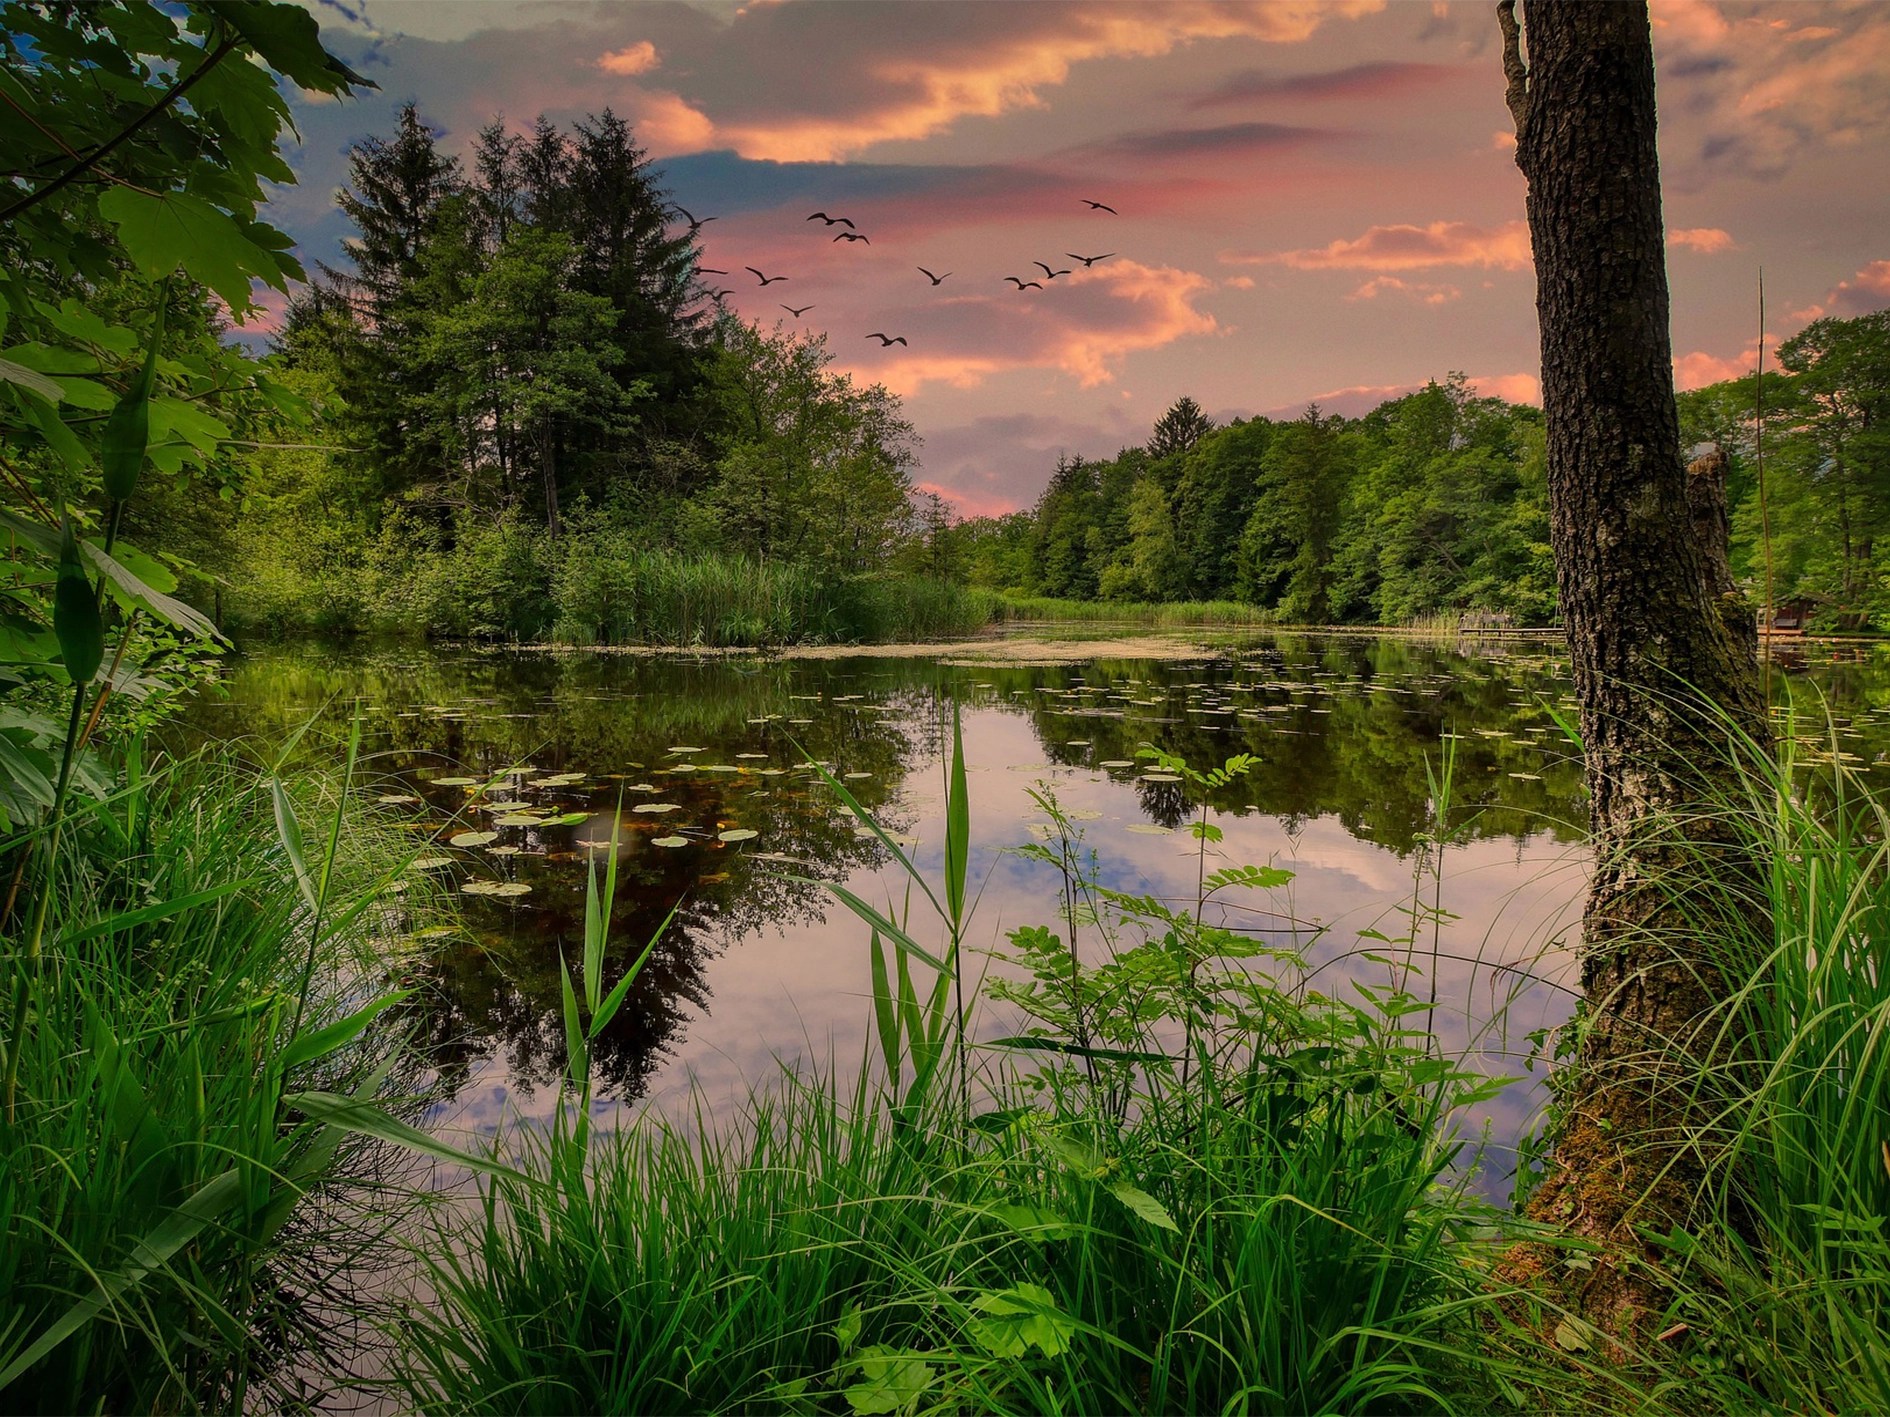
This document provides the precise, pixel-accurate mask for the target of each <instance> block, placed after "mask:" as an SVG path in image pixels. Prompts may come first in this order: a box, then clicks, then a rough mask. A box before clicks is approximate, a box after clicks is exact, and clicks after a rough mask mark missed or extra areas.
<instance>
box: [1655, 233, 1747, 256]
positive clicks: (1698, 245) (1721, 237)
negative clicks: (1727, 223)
mask: <svg viewBox="0 0 1890 1417" xmlns="http://www.w3.org/2000/svg"><path fill="white" fill-rule="evenodd" d="M1667 244H1668V245H1669V246H1683V247H1685V248H1686V249H1687V250H1689V251H1697V252H1699V253H1700V254H1701V255H1702V256H1711V255H1713V254H1715V253H1716V252H1720V251H1730V250H1731V249H1732V245H1733V239H1732V234H1731V233H1730V232H1725V231H1721V230H1720V229H1719V228H1718V227H1716V226H1692V227H1682V228H1681V229H1679V230H1677V231H1669V232H1668V233H1667Z"/></svg>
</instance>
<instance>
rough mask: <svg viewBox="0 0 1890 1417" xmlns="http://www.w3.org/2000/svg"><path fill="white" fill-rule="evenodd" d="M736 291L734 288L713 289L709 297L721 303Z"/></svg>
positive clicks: (718, 303)
mask: <svg viewBox="0 0 1890 1417" xmlns="http://www.w3.org/2000/svg"><path fill="white" fill-rule="evenodd" d="M734 293H735V292H734V291H732V290H711V291H710V292H708V295H709V299H711V300H713V301H714V302H715V303H716V304H717V305H720V304H721V303H722V302H723V301H724V300H727V299H728V298H729V296H731V295H733V294H734Z"/></svg>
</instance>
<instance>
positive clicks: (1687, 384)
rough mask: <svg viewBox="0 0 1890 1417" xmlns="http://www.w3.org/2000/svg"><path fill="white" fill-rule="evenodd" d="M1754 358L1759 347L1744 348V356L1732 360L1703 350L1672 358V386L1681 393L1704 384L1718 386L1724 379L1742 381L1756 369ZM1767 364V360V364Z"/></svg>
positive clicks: (1701, 387) (1757, 356)
mask: <svg viewBox="0 0 1890 1417" xmlns="http://www.w3.org/2000/svg"><path fill="white" fill-rule="evenodd" d="M1758 359H1759V347H1758V346H1757V345H1756V344H1751V345H1747V346H1746V350H1745V353H1743V354H1741V355H1738V356H1736V357H1735V358H1732V359H1722V358H1720V357H1719V356H1718V355H1717V354H1712V353H1709V352H1708V351H1706V350H1704V349H1696V350H1694V351H1693V352H1692V353H1691V354H1681V355H1676V356H1675V358H1674V361H1673V386H1674V387H1675V388H1676V389H1678V390H1680V391H1681V392H1682V393H1685V392H1686V391H1687V390H1689V389H1703V388H1705V387H1706V386H1707V385H1708V384H1720V383H1724V382H1725V381H1726V380H1728V379H1743V378H1745V377H1746V376H1747V375H1748V374H1750V373H1751V372H1752V371H1753V370H1754V369H1755V368H1757V367H1758ZM1770 362H1771V361H1769V360H1768V361H1767V363H1768V364H1769V363H1770Z"/></svg>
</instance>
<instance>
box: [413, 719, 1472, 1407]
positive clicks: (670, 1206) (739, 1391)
mask: <svg viewBox="0 0 1890 1417" xmlns="http://www.w3.org/2000/svg"><path fill="white" fill-rule="evenodd" d="M1165 764H1166V765H1171V766H1173V765H1175V764H1173V761H1172V760H1165ZM1180 766H1183V767H1185V765H1180ZM1240 770H1244V769H1242V768H1241V766H1240V765H1239V764H1237V763H1230V764H1228V765H1226V766H1225V767H1224V768H1222V769H1217V770H1215V772H1216V773H1218V774H1225V773H1229V772H1236V771H1240ZM1202 776H1203V777H1204V778H1205V777H1207V776H1212V774H1209V775H1202ZM832 786H833V789H834V791H835V793H836V795H837V796H839V797H840V798H841V800H842V801H843V802H844V803H845V804H846V805H847V806H848V807H849V808H852V809H854V810H856V811H857V810H858V808H857V804H856V803H854V802H853V800H852V799H851V797H850V796H848V795H847V794H846V791H845V788H844V786H843V785H842V784H840V783H837V782H836V783H833V784H832ZM1046 806H1047V809H1048V810H1051V811H1053V812H1054V810H1055V805H1054V802H1053V801H1047V803H1046ZM860 815H861V817H862V819H863V820H867V821H868V822H869V824H870V819H867V818H866V817H865V814H864V813H860ZM1055 819H1056V820H1058V821H1059V822H1060V823H1061V824H1062V826H1063V828H1064V830H1065V832H1066V833H1070V832H1073V831H1074V828H1072V827H1071V826H1070V824H1069V822H1068V820H1067V819H1065V818H1062V817H1061V816H1058V817H1056V818H1055ZM969 820H970V818H969V806H968V798H967V796H966V792H965V787H964V773H963V769H962V757H961V756H958V755H954V763H953V770H952V771H951V773H950V774H949V776H948V780H947V841H946V850H945V860H946V869H945V879H944V881H943V882H942V885H941V888H940V889H936V890H935V889H934V888H933V886H932V885H931V884H930V883H929V882H927V881H926V880H925V879H924V878H923V877H920V876H919V875H918V874H917V873H916V872H914V873H913V876H912V879H913V881H914V885H915V890H916V898H918V899H920V900H921V902H922V906H921V913H920V914H919V915H918V917H917V918H915V916H914V914H912V913H905V912H893V911H887V910H881V909H879V908H877V907H875V906H873V905H871V904H869V903H867V902H866V901H864V900H861V899H860V898H858V897H855V896H852V895H850V894H848V893H846V892H844V891H841V890H839V889H836V891H835V893H836V895H837V896H839V898H840V899H841V901H842V903H843V904H845V905H847V906H848V908H849V909H851V910H852V911H853V912H854V913H855V914H856V915H858V916H860V917H861V919H862V921H863V922H864V924H865V926H866V930H867V934H868V945H869V948H868V950H867V951H866V954H867V958H866V959H864V960H863V964H869V965H870V977H871V979H872V992H873V999H874V1005H873V1008H874V1019H875V1034H876V1037H877V1042H878V1050H877V1056H876V1057H875V1058H874V1059H873V1066H872V1067H871V1068H870V1069H865V1068H863V1070H862V1071H861V1073H860V1075H859V1078H860V1080H859V1082H858V1083H857V1084H856V1085H855V1086H853V1087H852V1088H850V1089H844V1088H841V1087H838V1086H836V1085H835V1084H834V1082H833V1081H832V1080H831V1078H825V1079H823V1078H807V1077H792V1076H790V1077H786V1078H784V1079H782V1080H781V1081H780V1082H779V1083H778V1085H777V1086H776V1087H775V1088H773V1089H771V1090H769V1091H767V1092H763V1093H757V1094H755V1095H754V1096H753V1097H752V1099H751V1101H750V1104H749V1106H748V1108H747V1109H746V1110H745V1112H744V1113H743V1114H742V1115H741V1116H740V1117H739V1118H734V1119H726V1118H724V1119H714V1118H710V1117H707V1116H702V1115H698V1117H697V1118H696V1126H695V1128H694V1129H693V1130H691V1131H688V1132H684V1131H681V1130H676V1129H672V1128H670V1127H666V1126H663V1125H660V1124H651V1125H646V1126H644V1127H642V1128H639V1129H635V1130H630V1131H626V1132H620V1133H616V1134H613V1135H610V1136H606V1137H603V1138H600V1139H598V1141H597V1143H596V1145H595V1147H594V1148H593V1147H592V1146H590V1145H589V1144H588V1142H587V1139H586V1135H585V1132H586V1120H585V1119H586V1117H587V1115H588V1102H589V1096H588V1091H587V1090H586V1088H585V1087H584V1075H585V1069H584V1061H583V1060H584V1057H585V1051H586V1049H585V1043H584V1039H585V1037H586V1026H585V1025H584V1024H583V1023H582V1022H581V1020H582V1018H583V1017H584V1014H585V1012H586V1011H585V1010H583V1009H580V1008H579V1006H578V1004H577V1002H576V998H577V995H576V991H575V990H569V991H567V1016H568V1021H567V1028H566V1031H567V1038H568V1042H569V1048H570V1056H571V1058H572V1078H571V1085H572V1096H571V1097H570V1098H569V1102H570V1105H569V1106H568V1107H566V1108H565V1109H563V1110H561V1111H560V1112H559V1113H558V1115H557V1118H556V1120H555V1121H554V1123H553V1126H552V1127H551V1129H550V1131H549V1132H546V1133H523V1134H520V1135H518V1136H516V1137H515V1138H514V1145H515V1148H516V1154H515V1155H514V1157H513V1158H512V1159H513V1161H514V1163H515V1164H516V1165H517V1167H518V1169H519V1170H520V1171H521V1172H522V1173H524V1174H525V1175H528V1176H530V1177H532V1178H534V1180H533V1181H531V1182H525V1181H521V1180H519V1179H515V1178H511V1177H505V1178H500V1179H498V1180H496V1181H495V1182H494V1183H493V1184H492V1185H491V1187H490V1188H489V1190H488V1191H487V1193H486V1206H485V1208H484V1211H483V1213H482V1215H481V1216H480V1217H479V1219H478V1220H477V1221H476V1222H475V1223H474V1224H473V1226H472V1228H471V1231H470V1233H465V1234H445V1235H441V1236H438V1237H436V1238H434V1239H432V1240H430V1241H429V1242H428V1243H427V1245H426V1252H427V1253H428V1254H429V1255H430V1256H433V1257H434V1259H433V1261H432V1274H433V1288H434V1290H435V1292H436V1295H437V1303H436V1304H435V1305H434V1306H431V1307H429V1308H426V1309H415V1310H414V1311H412V1312H411V1313H410V1314H409V1315H408V1316H407V1319H406V1321H405V1323H404V1325H403V1330H402V1340H403V1344H404V1347H405V1353H406V1358H405V1362H404V1366H403V1368H402V1373H401V1379H402V1383H403V1386H404V1389H405V1391H406V1392H407V1393H408V1395H409V1397H410V1399H411V1400H412V1401H413V1402H414V1403H415V1404H416V1405H417V1406H418V1407H419V1408H420V1409H421V1410H422V1411H426V1412H533V1413H538V1412H543V1413H550V1412H568V1411H595V1412H724V1411H747V1410H786V1411H807V1412H814V1411H830V1410H840V1411H844V1410H848V1409H851V1410H853V1411H855V1412H860V1413H873V1412H902V1411H903V1412H911V1411H922V1410H923V1411H933V1410H938V1411H944V1410H954V1411H963V1410H969V1411H1019V1412H1043V1413H1053V1412H1055V1413H1066V1412H1092V1411H1094V1412H1102V1411H1108V1412H1174V1411H1190V1412H1193V1411H1217V1412H1219V1411H1228V1412H1237V1411H1279V1412H1303V1411H1396V1410H1426V1411H1430V1410H1443V1409H1448V1408H1449V1407H1450V1406H1451V1405H1452V1401H1453V1399H1452V1395H1451V1394H1452V1392H1453V1390H1455V1389H1458V1388H1461V1386H1462V1383H1461V1380H1460V1377H1459V1374H1458V1371H1457V1369H1458V1365H1459V1363H1460V1357H1459V1356H1458V1355H1460V1354H1462V1353H1465V1352H1467V1351H1469V1350H1470V1349H1471V1348H1472V1347H1473V1346H1474V1341H1475V1329H1474V1325H1473V1324H1472V1323H1471V1321H1470V1317H1471V1309H1472V1307H1473V1305H1474V1302H1475V1300H1476V1288H1475V1284H1474V1279H1473V1274H1472V1271H1471V1270H1469V1269H1467V1268H1465V1267H1464V1266H1463V1265H1462V1264H1460V1263H1459V1262H1458V1260H1459V1256H1458V1254H1457V1249H1456V1246H1457V1243H1458V1239H1459V1231H1460V1230H1465V1229H1467V1227H1468V1226H1469V1225H1470V1224H1471V1223H1472V1222H1473V1221H1474V1220H1475V1219H1477V1218H1478V1217H1479V1215H1480V1214H1481V1212H1480V1211H1479V1209H1478V1207H1477V1206H1476V1205H1475V1204H1474V1203H1473V1202H1471V1201H1470V1200H1469V1199H1468V1198H1467V1197H1466V1196H1465V1194H1464V1193H1463V1192H1462V1190H1461V1189H1460V1188H1459V1186H1455V1185H1453V1184H1451V1183H1450V1182H1448V1181H1446V1179H1445V1173H1446V1169H1447V1167H1448V1165H1449V1163H1450V1161H1451V1160H1452V1158H1453V1155H1454V1150H1455V1148H1454V1145H1453V1144H1452V1143H1451V1141H1450V1140H1449V1134H1448V1127H1447V1125H1446V1119H1447V1117H1448V1115H1449V1114H1450V1112H1451V1111H1452V1110H1453V1109H1454V1108H1455V1107H1456V1106H1458V1105H1459V1104H1460V1103H1461V1102H1463V1101H1465V1100H1466V1099H1468V1098H1471V1097H1473V1096H1475V1095H1476V1094H1477V1092H1478V1090H1479V1089H1480V1088H1481V1087H1483V1086H1484V1080H1483V1079H1479V1078H1474V1077H1471V1076H1469V1075H1467V1074H1464V1073H1462V1072H1460V1071H1458V1070H1457V1069H1456V1068H1454V1067H1453V1066H1451V1065H1450V1064H1448V1063H1447V1062H1445V1061H1444V1060H1441V1059H1438V1058H1437V1057H1436V1056H1435V1055H1434V1054H1433V1053H1432V1051H1431V1050H1430V1049H1429V1048H1428V1046H1427V1040H1426V1041H1422V1042H1421V1041H1419V1040H1418V1039H1416V1038H1415V1037H1413V1036H1412V1035H1411V1034H1410V1033H1409V1032H1408V1031H1407V1030H1406V1029H1405V1028H1404V1027H1403V1026H1402V1025H1401V1023H1400V1022H1399V1019H1400V1017H1401V1016H1402V1014H1403V1012H1404V1011H1405V1010H1404V1007H1403V1003H1404V1001H1401V1000H1390V1001H1386V1000H1378V1001H1368V1003H1367V1004H1366V1005H1365V1006H1351V1005H1342V1004H1338V1003H1335V1002H1333V1001H1330V1000H1325V999H1321V998H1318V997H1317V996H1301V995H1300V994H1298V993H1297V992H1295V991H1294V990H1292V989H1290V988H1286V987H1282V985H1281V984H1280V983H1279V982H1277V981H1276V979H1275V977H1274V973H1273V971H1270V970H1269V969H1267V968H1263V967H1256V966H1257V965H1260V964H1262V963H1271V964H1272V965H1275V966H1278V967H1279V968H1280V969H1281V970H1286V971H1288V972H1290V966H1291V961H1290V959H1289V958H1288V957H1287V956H1284V955H1277V954H1269V955H1268V956H1267V958H1266V959H1265V960H1264V961H1263V960H1262V959H1261V958H1260V956H1261V955H1262V953H1263V952H1261V951H1259V950H1257V949H1256V948H1255V947H1254V946H1253V942H1252V941H1249V940H1245V939H1244V938H1241V937H1237V936H1235V935H1233V934H1232V933H1231V932H1228V931H1225V930H1220V929H1218V928H1216V927H1214V926H1212V925H1210V924H1208V923H1206V918H1205V912H1204V911H1203V909H1202V906H1203V905H1204V904H1205V903H1206V902H1207V900H1208V899H1210V898H1211V897H1213V896H1214V895H1216V894H1218V893H1220V892H1224V891H1240V890H1252V889H1269V888H1272V887H1274V886H1277V885H1279V884H1282V883H1283V880H1282V878H1283V877H1284V876H1285V873H1283V872H1270V871H1266V870H1261V869H1257V868H1256V869H1246V870H1229V871H1227V872H1220V873H1214V874H1213V875H1208V874H1206V873H1205V872H1204V876H1203V886H1202V899H1201V900H1199V901H1197V902H1196V908H1195V909H1194V910H1193V911H1191V912H1185V911H1184V912H1176V911H1172V910H1170V909H1168V908H1167V907H1165V906H1162V905H1160V904H1159V903H1157V902H1154V901H1150V900H1146V899H1140V898H1135V897H1130V896H1123V895H1119V894H1116V893H1113V892H1111V891H1109V890H1107V889H1106V888H1105V887H1104V886H1103V885H1102V884H1101V882H1100V880H1099V879H1098V878H1097V877H1096V876H1095V875H1094V874H1093V873H1091V872H1089V871H1087V870H1086V869H1085V868H1084V867H1083V866H1082V864H1081V863H1082V862H1083V860H1084V859H1085V858H1084V855H1083V852H1082V850H1081V848H1080V847H1078V846H1075V845H1073V844H1072V843H1071V842H1070V841H1069V840H1067V839H1066V841H1065V843H1064V847H1063V849H1062V850H1060V851H1059V852H1057V853H1056V854H1054V855H1053V856H1050V857H1049V859H1051V860H1053V861H1054V862H1056V863H1059V864H1061V865H1063V866H1065V867H1067V868H1068V871H1069V874H1068V875H1066V880H1065V893H1064V899H1065V901H1066V910H1065V912H1064V915H1063V922H1062V923H1063V926H1064V929H1065V930H1066V931H1068V930H1082V931H1084V932H1085V933H1088V932H1091V931H1096V930H1102V931H1103V932H1104V934H1105V935H1106V937H1107V941H1108V945H1107V949H1106V951H1105V953H1104V954H1103V956H1102V957H1101V958H1100V959H1098V960H1095V961H1093V962H1088V963H1086V962H1083V961H1080V960H1079V959H1078V958H1077V957H1076V956H1075V955H1074V954H1073V953H1072V951H1071V948H1070V944H1069V940H1068V937H1067V936H1066V937H1058V936H1057V935H1056V934H1055V933H1054V932H1053V931H1051V930H1050V929H1048V928H1044V927H1036V928H1028V927H1027V928H1025V929H1022V930H1019V931H1015V932H1013V934H1012V936H1011V946H1010V948H1011V950H1012V951H1014V952H1015V958H1016V961H1017V962H1018V963H1019V964H1020V965H1021V966H1022V968H1023V969H1024V970H1025V971H1026V972H1027V974H1028V977H1029V978H1030V980H1031V981H1032V982H1031V983H1030V984H1028V985H1022V984H1019V985H1016V987H1014V988H1013V989H1012V991H1011V992H1010V993H1009V994H1008V996H1007V997H1008V998H1009V1000H1010V1001H1011V1002H1012V1003H1013V1004H1014V1005H1016V1006H1018V1007H1019V1008H1021V1009H1022V1011H1023V1013H1024V1015H1025V1017H1026V1019H1027V1020H1028V1021H1029V1022H1030V1027H1029V1028H1028V1029H1027V1031H1026V1032H1025V1033H1022V1034H1019V1035H1016V1036H1015V1037H1012V1038H1009V1039H1004V1040H995V1041H993V1042H992V1043H988V1044H987V1045H985V1046H983V1047H980V1046H979V1045H977V1044H976V1043H975V1042H974V1041H973V1040H972V1039H971V1038H970V1037H968V1036H967V1034H966V1032H965V1024H964V1019H965V1014H964V1012H963V1007H964V1006H963V1003H962V993H961V991H960V980H961V973H960V971H961V970H962V969H963V968H964V965H963V963H962V961H961V950H962V947H963V942H964V940H965V938H966V929H967V926H968V922H969V919H970V915H971V907H972V905H973V904H974V901H973V900H972V899H971V898H970V897H968V895H967V882H966V880H965V875H964V867H965V862H966V860H967V856H968V850H967V841H968V835H967V834H968V831H969ZM1204 825H1205V826H1207V827H1209V828H1211V827H1212V823H1206V822H1204ZM1211 835H1212V833H1211V831H1203V832H1202V833H1200V839H1201V843H1202V846H1203V849H1205V847H1206V846H1207V844H1208V841H1209V838H1210V837H1211ZM887 845H888V849H889V850H890V851H892V852H893V853H894V854H895V856H896V857H897V859H899V860H900V861H901V862H902V863H904V864H905V865H906V866H907V867H908V869H910V861H909V860H908V859H907V858H906V857H905V856H904V855H903V853H901V852H900V851H899V848H898V846H897V844H896V843H893V842H891V841H890V840H889V841H888V842H887ZM595 890H596V885H595V875H593V892H594V893H595ZM609 897H610V889H609V887H608V885H607V886H606V888H605V890H604V892H603V895H602V906H601V908H599V907H597V906H594V907H593V909H592V912H591V923H592V929H591V930H590V931H587V937H588V939H589V943H587V950H586V954H587V969H586V971H585V973H586V975H587V981H586V990H587V992H588V993H589V994H590V996H591V997H592V998H595V997H596V995H597V993H598V992H600V991H601V987H602V981H596V982H591V981H590V980H589V978H588V975H589V973H590V970H591V969H592V968H595V967H596V965H597V962H600V961H601V960H602V959H603V958H605V957H606V952H605V950H604V948H603V943H602V935H603V931H604V930H605V929H607V925H608V917H609V904H608V902H609ZM925 906H929V907H930V908H931V917H930V918H929V919H927V918H926V917H925V916H924V914H923V908H924V907H925ZM921 936H930V937H935V938H936V941H937V942H936V943H926V942H924V941H923V940H922V939H921ZM994 1047H996V1048H998V1049H999V1051H995V1052H994V1051H992V1050H993V1048H994ZM1488 1393H1489V1389H1488V1388H1487V1387H1486V1388H1482V1389H1480V1390H1479V1398H1480V1399H1481V1398H1487V1396H1488Z"/></svg>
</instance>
